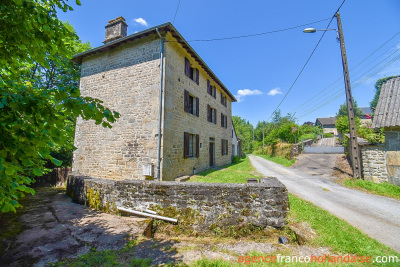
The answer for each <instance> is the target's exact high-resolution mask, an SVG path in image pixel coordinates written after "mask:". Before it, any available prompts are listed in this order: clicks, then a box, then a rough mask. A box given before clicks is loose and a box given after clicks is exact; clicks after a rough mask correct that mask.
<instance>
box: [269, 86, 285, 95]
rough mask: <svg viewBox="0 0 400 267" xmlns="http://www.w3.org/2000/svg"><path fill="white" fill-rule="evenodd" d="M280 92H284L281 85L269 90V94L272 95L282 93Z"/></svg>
mask: <svg viewBox="0 0 400 267" xmlns="http://www.w3.org/2000/svg"><path fill="white" fill-rule="evenodd" d="M280 94H282V91H281V88H279V87H276V88H274V89H272V90H270V91H269V92H268V95H272V96H274V95H280Z"/></svg>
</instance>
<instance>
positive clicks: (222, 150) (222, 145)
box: [221, 139, 225, 155]
mask: <svg viewBox="0 0 400 267" xmlns="http://www.w3.org/2000/svg"><path fill="white" fill-rule="evenodd" d="M224 145H225V142H224V139H221V155H224V152H225V149H224Z"/></svg>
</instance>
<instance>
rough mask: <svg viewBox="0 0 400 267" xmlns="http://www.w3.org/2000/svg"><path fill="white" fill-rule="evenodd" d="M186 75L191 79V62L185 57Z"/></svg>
mask: <svg viewBox="0 0 400 267" xmlns="http://www.w3.org/2000/svg"><path fill="white" fill-rule="evenodd" d="M185 74H186V76H188V77H190V62H189V59H187V58H186V57H185Z"/></svg>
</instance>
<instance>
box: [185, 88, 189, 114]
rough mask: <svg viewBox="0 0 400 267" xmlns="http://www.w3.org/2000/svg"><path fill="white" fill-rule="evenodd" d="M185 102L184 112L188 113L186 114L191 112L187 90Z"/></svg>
mask: <svg viewBox="0 0 400 267" xmlns="http://www.w3.org/2000/svg"><path fill="white" fill-rule="evenodd" d="M184 98H185V99H184V101H185V104H184V110H185V111H186V112H189V92H188V91H187V90H185V95H184Z"/></svg>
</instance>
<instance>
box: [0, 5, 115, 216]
mask: <svg viewBox="0 0 400 267" xmlns="http://www.w3.org/2000/svg"><path fill="white" fill-rule="evenodd" d="M77 3H78V1H77ZM57 8H59V9H61V10H63V11H64V12H65V11H67V10H72V8H71V7H70V6H68V5H67V4H66V2H65V1H61V0H35V1H34V0H30V1H29V0H27V1H17V0H14V1H12V0H4V1H2V4H1V6H0V23H1V25H2V26H1V27H0V36H1V38H0V90H1V94H0V136H1V139H0V210H1V212H8V211H15V208H17V207H19V206H20V205H19V203H18V199H19V198H21V197H23V196H24V193H32V194H33V193H34V191H33V189H31V188H29V187H28V186H27V185H29V184H30V183H31V182H32V181H33V180H34V177H36V176H41V175H43V174H44V173H46V172H47V171H48V169H47V168H45V164H46V162H47V161H50V162H51V163H52V164H54V165H55V166H60V165H61V164H63V162H62V161H61V159H62V156H60V157H58V158H57V153H60V152H61V154H62V153H63V151H64V152H65V151H66V150H68V149H73V147H72V145H71V143H72V141H71V140H72V139H71V136H73V132H74V121H75V118H77V117H78V116H81V117H82V118H83V119H85V120H89V119H92V120H94V122H95V123H96V124H102V125H103V126H104V127H110V128H111V123H113V122H114V121H115V120H116V118H118V117H119V114H118V113H116V112H112V111H111V110H109V109H107V108H106V107H104V106H103V105H102V101H101V100H98V99H93V98H90V97H81V96H80V92H79V87H78V78H77V77H79V67H78V66H77V65H75V64H74V63H72V62H71V61H70V60H69V58H71V56H72V55H73V54H75V53H76V52H78V51H82V50H83V49H85V48H87V47H88V44H81V42H80V41H79V38H78V37H77V36H76V34H75V32H74V31H73V29H72V27H71V26H69V25H65V24H63V23H62V22H61V21H59V20H58V19H57ZM66 121H70V122H69V123H68V122H66Z"/></svg>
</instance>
